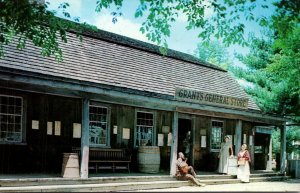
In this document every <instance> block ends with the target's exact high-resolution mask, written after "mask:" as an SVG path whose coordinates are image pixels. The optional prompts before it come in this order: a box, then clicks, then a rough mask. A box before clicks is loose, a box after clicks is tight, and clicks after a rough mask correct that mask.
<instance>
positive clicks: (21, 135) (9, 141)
mask: <svg viewBox="0 0 300 193" xmlns="http://www.w3.org/2000/svg"><path fill="white" fill-rule="evenodd" d="M0 97H8V98H9V97H11V98H18V99H21V114H20V115H16V114H10V113H9V112H7V113H1V111H0V114H1V115H13V116H20V133H19V135H20V140H18V141H13V140H7V138H6V139H3V140H2V138H0V143H1V144H3V143H5V144H6V143H12V144H14V143H15V144H21V143H22V142H23V141H24V136H25V135H24V133H25V132H24V128H25V127H24V126H23V124H24V123H23V117H24V109H23V108H24V107H23V106H24V100H23V97H20V96H14V95H2V94H0ZM0 105H1V104H0ZM7 123H8V122H7ZM0 127H1V120H0ZM0 132H3V131H2V130H1V128H0Z"/></svg>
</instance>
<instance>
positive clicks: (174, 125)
mask: <svg viewBox="0 0 300 193" xmlns="http://www.w3.org/2000/svg"><path fill="white" fill-rule="evenodd" d="M177 146H178V112H174V115H173V123H172V146H171V160H170V176H174V175H175V173H176V160H177Z"/></svg>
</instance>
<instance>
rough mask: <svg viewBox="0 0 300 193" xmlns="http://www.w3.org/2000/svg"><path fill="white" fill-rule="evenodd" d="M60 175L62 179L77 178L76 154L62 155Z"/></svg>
mask: <svg viewBox="0 0 300 193" xmlns="http://www.w3.org/2000/svg"><path fill="white" fill-rule="evenodd" d="M61 175H62V177H64V178H79V160H78V154H77V153H64V154H63V163H62V171H61Z"/></svg>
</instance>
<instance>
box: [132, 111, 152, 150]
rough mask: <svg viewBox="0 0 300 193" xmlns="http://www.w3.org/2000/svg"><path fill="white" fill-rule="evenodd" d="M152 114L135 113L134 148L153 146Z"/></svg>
mask: <svg viewBox="0 0 300 193" xmlns="http://www.w3.org/2000/svg"><path fill="white" fill-rule="evenodd" d="M153 117H154V116H153V113H146V112H137V122H136V123H137V125H136V140H135V142H136V146H141V145H153V129H154V127H153V123H154V120H153Z"/></svg>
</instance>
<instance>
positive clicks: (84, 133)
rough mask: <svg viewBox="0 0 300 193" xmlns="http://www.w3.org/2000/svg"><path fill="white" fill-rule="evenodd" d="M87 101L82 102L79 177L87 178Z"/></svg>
mask: <svg viewBox="0 0 300 193" xmlns="http://www.w3.org/2000/svg"><path fill="white" fill-rule="evenodd" d="M89 120H90V119H89V100H88V99H86V98H85V99H83V100H82V136H81V165H80V177H81V178H82V179H86V178H88V177H89Z"/></svg>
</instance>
